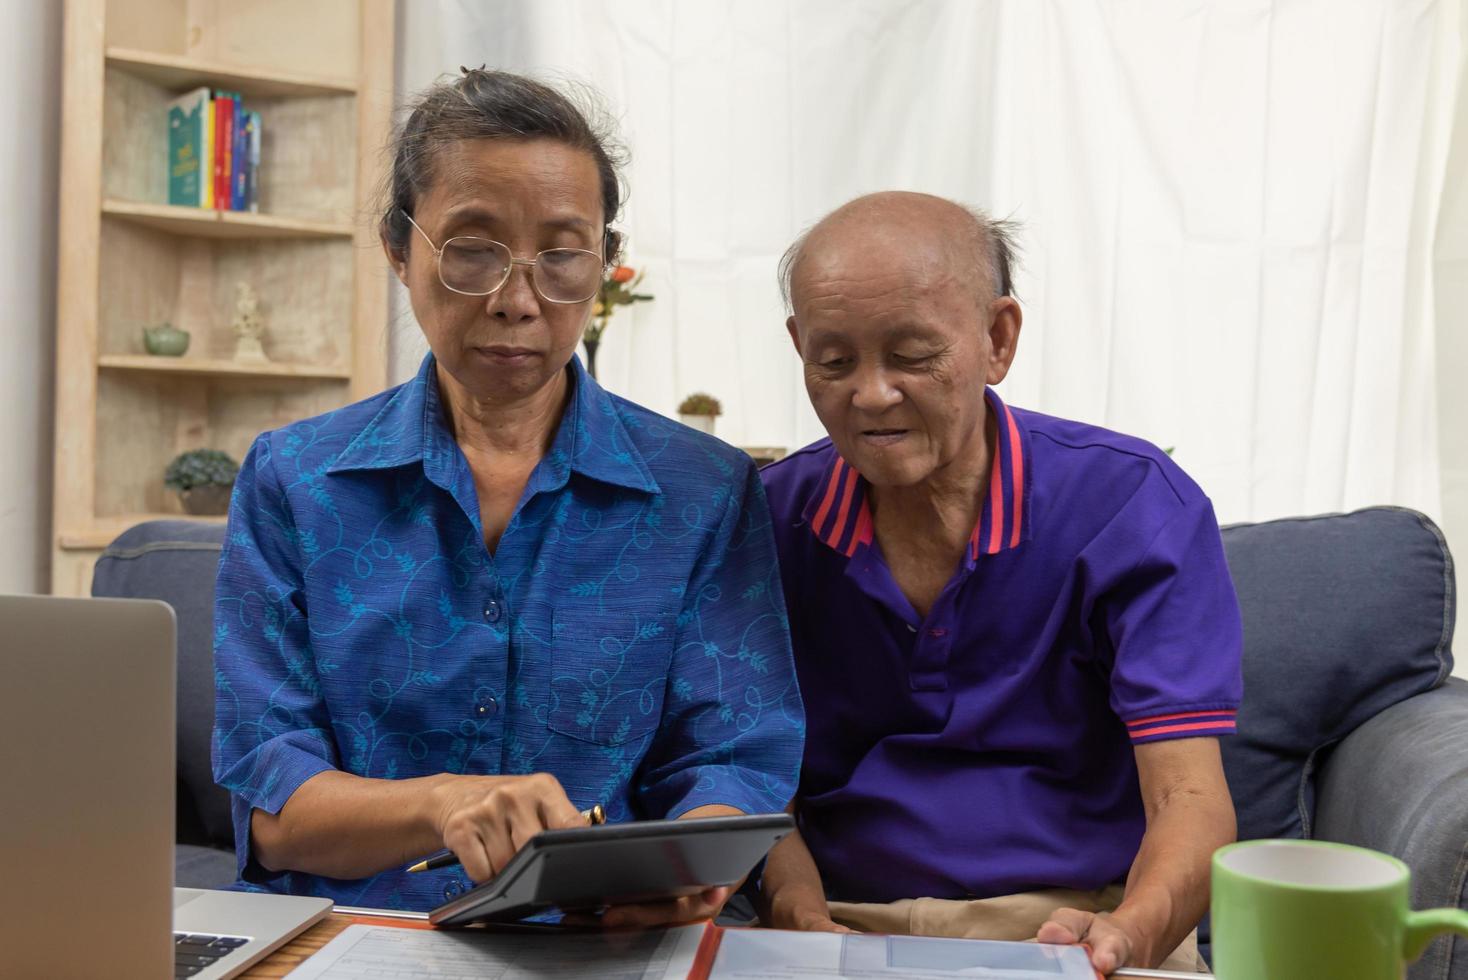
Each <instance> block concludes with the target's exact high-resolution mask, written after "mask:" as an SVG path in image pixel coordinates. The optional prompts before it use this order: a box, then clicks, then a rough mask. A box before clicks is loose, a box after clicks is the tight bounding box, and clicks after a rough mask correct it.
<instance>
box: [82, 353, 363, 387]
mask: <svg viewBox="0 0 1468 980" xmlns="http://www.w3.org/2000/svg"><path fill="white" fill-rule="evenodd" d="M97 365H98V366H99V367H103V368H111V369H113V370H118V371H152V372H162V373H165V374H193V375H200V376H203V377H223V378H318V379H320V378H324V379H327V380H331V381H349V380H351V377H352V372H351V371H350V370H349V369H347V368H344V367H327V366H321V367H318V366H316V365H314V364H277V363H275V362H273V361H271V362H268V363H265V364H241V363H240V362H239V361H226V360H211V359H209V358H204V357H158V356H154V355H152V354H103V355H102V356H101V357H99V358H97Z"/></svg>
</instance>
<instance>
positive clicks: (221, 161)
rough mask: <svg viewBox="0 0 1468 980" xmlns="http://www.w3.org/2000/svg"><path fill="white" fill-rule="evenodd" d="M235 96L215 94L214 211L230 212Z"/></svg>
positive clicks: (226, 93)
mask: <svg viewBox="0 0 1468 980" xmlns="http://www.w3.org/2000/svg"><path fill="white" fill-rule="evenodd" d="M234 105H235V103H234V96H233V95H231V94H230V93H229V92H216V93H215V94H214V210H216V211H227V210H229V175H230V163H231V157H232V156H233V149H234Z"/></svg>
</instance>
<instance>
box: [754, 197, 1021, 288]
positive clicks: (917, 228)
mask: <svg viewBox="0 0 1468 980" xmlns="http://www.w3.org/2000/svg"><path fill="white" fill-rule="evenodd" d="M1012 236H1013V228H1012V226H1011V225H1010V224H1009V223H1008V222H1005V221H996V220H994V219H992V218H990V217H989V216H987V215H986V214H984V213H983V212H980V211H972V210H970V209H968V208H966V207H964V206H963V205H961V204H956V203H954V202H953V201H949V200H947V199H945V198H941V197H935V196H933V195H931V194H915V193H912V192H909V191H883V192H881V193H877V194H868V195H866V196H865V197H859V198H857V199H855V200H854V201H850V202H848V203H846V204H843V205H842V206H841V207H839V208H837V209H836V210H835V211H832V212H831V213H830V214H828V215H826V216H825V217H824V218H822V219H821V220H820V221H818V222H817V223H816V224H815V225H814V226H813V227H811V228H809V229H808V230H806V231H805V232H803V233H802V234H801V235H800V237H799V238H797V239H796V240H795V242H794V244H792V245H791V246H790V248H788V249H787V250H786V251H785V255H784V256H783V257H782V258H781V259H780V270H779V276H780V293H781V295H782V296H783V297H784V298H785V305H786V307H787V308H788V309H790V310H792V311H793V310H794V307H795V300H796V294H797V292H798V290H799V285H800V282H801V280H802V279H803V277H804V276H805V275H806V274H807V273H809V272H811V271H813V270H815V269H817V268H820V269H823V270H824V271H830V267H831V266H833V265H839V264H843V263H847V262H850V261H853V260H856V259H860V260H862V261H865V262H872V261H874V260H875V261H877V262H881V261H882V260H883V259H884V258H888V257H890V258H892V259H896V258H897V257H898V256H904V257H906V258H908V259H913V258H917V259H919V260H920V264H921V265H922V266H923V267H925V269H926V270H927V271H928V272H929V273H930V274H932V275H933V276H935V277H937V278H948V277H956V278H959V279H962V280H966V281H973V282H975V283H976V285H977V287H978V289H979V293H980V295H979V296H978V299H979V300H980V301H981V302H985V303H987V302H988V301H990V300H992V299H995V298H997V297H999V296H1008V295H1010V293H1011V292H1012V291H1013V286H1012V284H1011V281H1010V272H1009V269H1010V263H1011V262H1012V261H1013V257H1014V243H1013V237H1012Z"/></svg>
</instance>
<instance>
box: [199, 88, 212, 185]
mask: <svg viewBox="0 0 1468 980" xmlns="http://www.w3.org/2000/svg"><path fill="white" fill-rule="evenodd" d="M203 93H204V143H203V145H202V146H201V147H200V150H201V151H202V153H201V155H200V157H199V190H200V200H199V207H201V208H213V207H214V122H215V119H214V115H215V114H214V99H213V97H212V96H211V94H210V92H209V90H208V89H207V88H206V89H203Z"/></svg>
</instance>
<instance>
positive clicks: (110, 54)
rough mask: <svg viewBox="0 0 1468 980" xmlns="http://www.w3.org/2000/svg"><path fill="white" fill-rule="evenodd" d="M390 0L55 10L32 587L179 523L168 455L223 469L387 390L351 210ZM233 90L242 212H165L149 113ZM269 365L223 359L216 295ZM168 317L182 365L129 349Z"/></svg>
mask: <svg viewBox="0 0 1468 980" xmlns="http://www.w3.org/2000/svg"><path fill="white" fill-rule="evenodd" d="M393 16H394V12H393V2H392V0H313V2H312V3H299V2H296V0H67V5H66V18H65V41H64V45H65V47H64V52H63V89H62V146H61V185H62V187H63V193H62V195H61V207H60V216H59V233H58V240H59V243H60V247H59V253H60V254H59V256H58V271H57V328H56V351H57V358H56V363H57V369H56V420H55V421H56V459H55V474H54V475H55V481H54V490H53V502H52V530H53V550H52V582H51V586H52V591H53V592H56V593H58V594H63V595H82V594H86V593H87V592H88V591H90V587H91V574H92V566H93V564H94V563H95V561H96V558H97V555H98V554H99V553H100V552H101V550H102V548H104V547H105V546H106V545H107V544H108V542H110V541H111V540H112V539H113V538H114V537H116V536H117V535H118V534H120V533H121V532H122V531H124V530H126V529H127V528H128V527H131V526H132V525H133V524H136V523H138V522H140V521H144V520H150V519H156V518H161V517H176V516H180V515H182V508H181V507H180V505H179V503H178V500H177V498H176V496H175V495H174V494H173V493H172V492H171V491H168V490H167V489H165V488H164V486H163V470H164V467H165V466H166V465H167V464H168V462H169V460H171V459H172V458H173V457H174V456H175V455H177V454H178V453H180V452H182V451H184V450H187V449H194V448H199V447H209V448H216V449H223V450H224V451H225V452H227V453H229V454H230V455H231V456H233V457H234V458H235V459H236V460H239V459H241V458H242V457H243V456H244V453H245V451H246V450H247V449H248V447H249V444H250V442H251V441H252V440H253V439H254V437H255V435H256V434H257V433H259V432H260V431H262V430H264V429H267V428H272V427H275V426H279V425H283V424H285V423H287V422H289V421H292V420H294V419H298V418H303V417H305V416H308V415H313V414H316V413H319V412H323V411H327V410H329V409H332V408H335V407H338V406H340V405H344V404H346V403H347V402H349V401H352V400H355V399H358V398H362V397H365V396H367V395H370V394H372V393H373V392H376V391H379V390H381V389H382V388H383V387H384V386H385V385H386V383H387V363H386V328H387V276H388V272H387V269H386V265H385V262H384V260H383V258H382V253H381V250H380V249H379V248H378V245H377V236H376V230H375V222H374V221H373V219H372V215H371V205H372V199H373V195H374V194H375V192H376V190H377V188H378V186H379V185H380V182H381V179H382V169H381V168H382V167H383V166H384V165H385V158H384V156H383V152H382V147H383V145H384V144H385V143H386V141H387V138H388V134H389V131H390V126H391V111H392V92H393V77H392V65H393ZM201 86H208V87H210V88H215V89H223V90H227V91H236V92H240V93H241V94H242V96H243V99H244V101H245V103H246V105H247V106H248V107H249V108H251V109H254V110H257V111H258V112H259V113H260V115H261V117H262V120H263V122H264V134H265V137H264V141H263V145H262V147H261V161H260V178H259V188H260V189H259V201H260V205H259V212H258V213H248V212H238V211H215V210H205V209H201V208H189V207H177V206H172V205H170V204H169V203H168V181H167V174H168V171H167V161H168V157H167V147H168V129H167V106H168V103H169V102H170V101H171V100H173V99H174V98H176V97H177V96H178V95H180V94H182V93H184V92H186V91H188V90H191V89H195V88H198V87H201ZM241 282H244V283H248V284H249V285H250V286H251V287H252V288H253V289H254V291H255V293H256V294H257V295H258V297H259V300H260V311H261V314H262V315H263V318H264V321H265V336H264V346H265V350H266V353H267V354H268V355H269V358H270V359H269V360H268V361H266V362H243V361H236V360H234V359H233V354H234V350H235V343H236V338H235V335H234V332H233V330H232V328H231V322H232V320H233V318H234V308H235V289H236V284H238V283H241ZM161 322H169V323H172V324H174V325H175V326H177V327H180V328H182V329H184V330H187V331H188V332H189V334H190V337H191V340H190V344H189V349H188V351H187V353H186V354H185V355H184V356H182V357H176V358H170V357H156V356H153V355H150V354H148V353H146V351H145V349H144V347H143V338H142V330H143V328H144V327H145V326H153V325H156V324H158V323H161Z"/></svg>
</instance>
